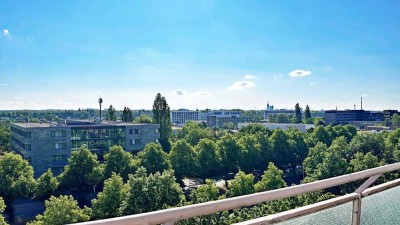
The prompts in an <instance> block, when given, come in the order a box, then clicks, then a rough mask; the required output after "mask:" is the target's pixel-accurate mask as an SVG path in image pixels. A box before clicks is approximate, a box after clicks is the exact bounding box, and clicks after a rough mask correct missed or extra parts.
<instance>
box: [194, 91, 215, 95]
mask: <svg viewBox="0 0 400 225" xmlns="http://www.w3.org/2000/svg"><path fill="white" fill-rule="evenodd" d="M193 95H194V96H208V95H212V94H211V92H208V91H198V92H196V93H194V94H193Z"/></svg>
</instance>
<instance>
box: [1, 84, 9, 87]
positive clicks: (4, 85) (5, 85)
mask: <svg viewBox="0 0 400 225" xmlns="http://www.w3.org/2000/svg"><path fill="white" fill-rule="evenodd" d="M0 86H3V87H7V86H8V84H0Z"/></svg>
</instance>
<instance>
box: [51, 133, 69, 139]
mask: <svg viewBox="0 0 400 225" xmlns="http://www.w3.org/2000/svg"><path fill="white" fill-rule="evenodd" d="M66 136H67V132H66V131H52V132H51V137H52V138H59V137H66Z"/></svg>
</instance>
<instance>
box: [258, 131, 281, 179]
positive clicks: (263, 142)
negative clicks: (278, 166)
mask: <svg viewBox="0 0 400 225" xmlns="http://www.w3.org/2000/svg"><path fill="white" fill-rule="evenodd" d="M256 140H257V143H258V145H259V148H260V152H259V154H260V157H259V158H258V159H257V160H256V169H258V170H262V171H264V170H266V169H267V166H268V163H269V162H274V161H275V159H276V156H275V153H274V151H273V149H272V146H271V142H270V140H269V138H268V135H262V134H258V135H256Z"/></svg>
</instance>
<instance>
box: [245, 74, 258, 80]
mask: <svg viewBox="0 0 400 225" xmlns="http://www.w3.org/2000/svg"><path fill="white" fill-rule="evenodd" d="M244 79H246V80H254V79H256V76H254V75H250V74H247V75H245V76H244Z"/></svg>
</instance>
